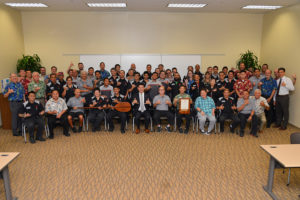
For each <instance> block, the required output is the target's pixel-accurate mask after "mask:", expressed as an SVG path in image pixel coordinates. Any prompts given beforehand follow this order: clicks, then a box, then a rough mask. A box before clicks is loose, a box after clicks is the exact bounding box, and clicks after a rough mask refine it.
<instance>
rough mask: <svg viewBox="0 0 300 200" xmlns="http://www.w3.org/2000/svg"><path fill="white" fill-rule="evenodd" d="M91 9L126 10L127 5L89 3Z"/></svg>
mask: <svg viewBox="0 0 300 200" xmlns="http://www.w3.org/2000/svg"><path fill="white" fill-rule="evenodd" d="M87 5H88V6H89V7H103V8H125V7H126V3H87Z"/></svg>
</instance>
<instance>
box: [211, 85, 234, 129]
mask: <svg viewBox="0 0 300 200" xmlns="http://www.w3.org/2000/svg"><path fill="white" fill-rule="evenodd" d="M217 109H218V110H219V111H220V112H221V113H220V117H219V121H220V132H221V133H223V132H224V123H225V120H226V119H230V120H232V122H231V124H230V132H231V133H234V129H235V127H237V125H239V123H240V122H239V118H238V117H237V115H236V114H234V112H235V111H236V109H237V108H236V105H235V99H234V98H233V97H231V96H230V91H229V89H225V90H224V92H223V97H220V98H219V100H218V103H217Z"/></svg>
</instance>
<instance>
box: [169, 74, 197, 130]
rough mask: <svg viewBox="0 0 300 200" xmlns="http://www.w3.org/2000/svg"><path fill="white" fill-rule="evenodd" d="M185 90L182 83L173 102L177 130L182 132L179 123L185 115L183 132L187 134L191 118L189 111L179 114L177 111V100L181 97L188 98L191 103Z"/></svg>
mask: <svg viewBox="0 0 300 200" xmlns="http://www.w3.org/2000/svg"><path fill="white" fill-rule="evenodd" d="M176 74H178V73H176ZM175 76H176V75H175ZM185 91H186V87H185V86H184V85H181V86H180V87H179V94H178V95H176V96H175V97H174V100H173V104H174V106H175V107H176V108H177V109H176V122H177V127H178V130H179V133H183V130H182V128H181V123H182V118H183V117H185V121H186V122H185V130H184V133H185V134H188V132H189V128H190V122H191V118H192V116H191V113H190V114H180V113H179V102H180V99H181V98H188V99H189V100H190V104H192V103H193V101H192V98H191V96H190V95H188V94H187V93H185Z"/></svg>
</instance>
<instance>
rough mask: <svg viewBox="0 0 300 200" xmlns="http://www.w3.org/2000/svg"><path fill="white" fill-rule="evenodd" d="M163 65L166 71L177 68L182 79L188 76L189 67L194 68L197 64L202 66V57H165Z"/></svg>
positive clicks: (163, 57)
mask: <svg viewBox="0 0 300 200" xmlns="http://www.w3.org/2000/svg"><path fill="white" fill-rule="evenodd" d="M162 63H163V64H164V66H165V69H172V68H173V67H176V68H177V70H178V72H179V74H180V76H181V78H183V76H185V75H186V74H187V67H188V66H190V65H191V66H193V67H195V65H196V64H199V65H201V56H200V55H163V56H162Z"/></svg>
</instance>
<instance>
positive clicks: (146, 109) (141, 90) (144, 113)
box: [131, 83, 151, 134]
mask: <svg viewBox="0 0 300 200" xmlns="http://www.w3.org/2000/svg"><path fill="white" fill-rule="evenodd" d="M137 89H138V93H134V94H133V95H132V98H131V102H132V105H133V107H132V112H133V116H134V118H135V123H136V126H137V129H136V131H135V133H136V134H139V133H140V118H141V117H144V119H145V132H146V133H149V132H150V131H149V122H150V118H151V116H150V106H151V102H150V96H149V94H146V93H145V86H144V84H143V83H139V84H138V85H137Z"/></svg>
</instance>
